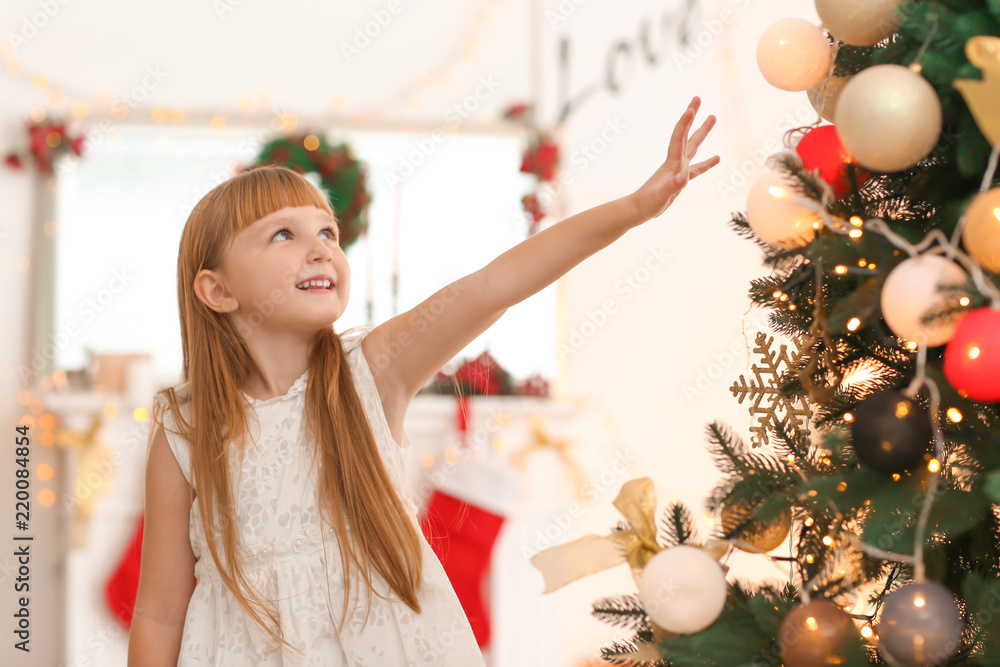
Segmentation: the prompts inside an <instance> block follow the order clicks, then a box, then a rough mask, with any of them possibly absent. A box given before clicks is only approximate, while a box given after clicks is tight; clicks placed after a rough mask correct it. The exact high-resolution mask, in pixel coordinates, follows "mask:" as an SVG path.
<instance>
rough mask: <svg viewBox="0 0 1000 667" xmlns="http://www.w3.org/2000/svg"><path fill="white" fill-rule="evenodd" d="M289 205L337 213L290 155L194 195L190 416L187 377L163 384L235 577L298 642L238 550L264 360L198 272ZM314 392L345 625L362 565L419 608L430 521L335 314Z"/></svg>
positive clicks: (157, 419) (309, 418) (321, 342)
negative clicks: (239, 472)
mask: <svg viewBox="0 0 1000 667" xmlns="http://www.w3.org/2000/svg"><path fill="white" fill-rule="evenodd" d="M286 206H315V207H317V208H320V209H323V210H325V211H326V212H327V213H329V214H330V215H331V216H333V217H334V218H335V219H336V216H335V215H334V212H333V211H332V210H331V208H330V206H329V204H328V202H327V200H326V197H325V196H324V195H323V193H322V192H320V191H319V190H318V189H317V188H316V187H314V186H313V185H312V184H311V183H310V182H309V181H307V180H306V179H305V178H303V177H302V176H301V175H299V174H298V173H296V172H294V171H292V170H291V169H288V168H285V167H279V166H259V167H253V168H250V169H248V170H247V171H245V172H243V173H241V174H239V175H237V176H235V177H233V178H232V179H230V180H228V181H226V182H224V183H221V184H220V185H218V186H217V187H215V188H214V189H213V190H211V191H210V192H209V193H208V194H206V195H205V196H204V197H203V198H202V199H201V201H199V202H198V204H197V205H196V206H195V207H194V210H193V211H192V212H191V215H190V216H189V217H188V220H187V223H186V224H185V226H184V231H183V234H182V236H181V242H180V250H179V253H178V258H177V301H178V306H179V309H180V324H181V343H182V347H183V351H184V366H183V380H184V381H188V382H190V392H189V401H190V403H189V408H190V414H189V420H190V421H185V420H184V418H183V417H182V416H181V413H180V405H179V397H178V395H177V392H176V389H177V388H176V387H169V388H167V389H164V390H162V391H161V392H159V393H158V394H157V396H159V395H161V394H162V395H164V396H165V397H166V400H167V402H169V409H170V411H171V415H172V416H173V418H174V423H175V425H176V426H177V429H178V435H179V436H180V437H182V438H184V439H185V440H186V441H187V442H188V443H190V449H191V473H190V474H191V484H192V486H193V488H192V489H191V492H192V496H191V497H192V502H193V499H194V497H195V496H197V497H198V498H200V499H201V503H200V515H201V520H202V525H203V526H204V527H205V537H206V539H207V541H208V548H209V551H210V552H211V554H212V559H213V560H214V561H215V564H216V566H217V568H218V570H219V573H220V575H221V577H222V581H223V583H224V584H225V585H226V587H227V588H228V589H229V590H230V591H232V593H233V595H234V596H235V597H236V600H237V601H238V602H239V604H240V606H241V607H243V609H244V610H246V612H247V613H248V614H249V615H250V617H251V618H252V619H253V621H254V622H256V623H258V624H259V625H261V626H262V627H263V628H264V629H265V630H266V631H267V633H268V635H270V636H271V637H272V638H273V639H275V640H278V641H279V642H280V644H281V645H287V646H291V644H289V643H288V642H287V641H285V639H284V637H283V633H282V632H281V628H280V625H279V623H278V620H277V612H276V610H274V607H273V605H271V604H263V601H262V600H261V598H260V596H259V595H258V594H257V592H256V591H255V590H252V589H253V586H252V585H251V584H250V582H249V581H248V580H247V578H246V576H245V574H244V571H243V566H242V563H240V559H239V558H236V557H234V555H235V554H237V542H238V538H237V533H236V528H235V525H234V523H235V521H234V517H235V509H234V506H233V498H232V494H231V486H230V471H229V467H228V465H227V463H228V461H229V448H230V447H231V446H232V445H233V443H234V442H239V443H240V450H239V451H240V456H242V452H243V451H244V447H245V442H246V436H247V434H248V432H249V429H248V420H247V414H248V412H249V401H248V400H247V399H246V397H245V396H244V395H243V393H242V390H243V388H244V387H245V386H246V383H247V380H248V377H249V369H250V368H251V364H252V363H253V362H252V360H251V357H250V355H249V353H248V350H247V347H246V344H245V341H244V340H243V339H242V338H241V336H240V335H239V333H238V330H237V327H236V326H235V325H234V323H233V321H232V320H231V319H230V318H229V316H228V315H227V314H223V313H218V312H216V311H214V310H212V309H211V308H209V307H208V306H206V305H205V304H204V303H203V302H202V301H201V300H200V299H199V298H197V296H196V295H195V292H194V278H195V276H196V275H197V274H198V272H199V271H201V270H202V269H217V268H218V267H219V266H220V264H221V262H222V258H223V253H224V249H225V248H226V247H227V245H228V244H229V243H230V242H231V241H232V239H233V238H234V237H235V236H236V234H237V233H239V232H240V230H242V229H244V228H246V227H247V226H248V225H250V224H251V223H253V222H254V221H256V220H259V219H260V218H262V217H264V216H266V215H268V214H270V213H272V212H274V211H277V210H279V209H281V208H284V207H286ZM305 404H306V407H305V413H306V427H307V433H309V434H310V435H311V436H312V439H313V441H314V442H315V444H316V449H317V452H318V453H319V460H320V463H319V470H318V471H317V472H318V475H317V478H318V480H319V482H318V485H319V488H318V492H319V506H320V520H321V522H323V521H324V519H323V517H324V516H325V517H326V518H325V523H327V524H328V525H329V526H331V527H332V528H333V529H334V531H335V533H336V536H337V539H338V541H339V547H340V554H341V559H342V562H343V564H344V567H345V572H344V584H345V588H346V593H345V596H344V607H343V611H344V614H343V616H342V618H341V621H340V624H339V625H338V627H337V632H338V634H339V633H340V632H341V631H342V629H343V626H344V622H345V620H346V619H347V600H348V599H349V598H350V597H351V594H350V593H351V571H352V569H353V567H357V569H358V570H359V571H360V572H361V574H362V576H363V577H364V580H365V583H366V587H367V589H368V602H369V605H368V609H369V611H370V602H371V593H372V580H371V569H372V567H374V569H375V570H376V571H377V573H378V574H379V575H380V576H381V577H382V579H383V580H384V581H385V582H386V583H387V584H388V585H389V587H390V588H391V589H392V591H393V592H395V594H396V595H397V596H398V597H399V599H400V600H401V601H402V602H404V603H406V605H407V606H408V607H410V608H411V609H412V610H413V611H414V612H416V613H417V614H419V613H420V611H421V610H420V602H419V600H418V597H417V595H418V592H419V590H420V582H421V569H422V554H423V552H422V551H421V543H420V536H419V533H418V530H419V529H418V527H417V525H416V523H415V522H414V521H413V520H412V518H411V516H410V515H409V514H408V512H407V510H406V508H405V506H404V504H403V500H402V499H401V498H400V496H399V495H398V493H397V491H396V489H395V486H394V485H393V483H392V481H391V478H390V477H389V474H388V471H387V470H386V468H385V464H384V462H383V460H382V457H381V456H380V455H379V450H378V446H377V444H376V442H375V436H374V434H373V432H372V429H371V425H370V423H369V422H368V418H367V416H366V414H365V411H364V407H363V405H362V403H361V399H360V397H359V396H358V394H357V391H356V390H355V387H354V383H353V380H352V374H351V369H350V366H349V364H348V362H347V359H346V358H345V354H344V349H343V346H342V344H341V340H340V337H339V336H338V335H337V334H336V333H335V332H334V330H333V327H332V326H329V327H325V328H323V329H321V330H319V331H318V332H317V334H316V338H315V341H314V344H313V346H312V348H311V351H310V356H309V379H308V384H307V386H306V393H305ZM156 405H157V401H154V414H153V423H154V424H157V423H158V424H162V423H163V422H162V417H163V411H164V410H165V409H166V406H164V405H163V404H162V403H160V406H161V408H160V409H159V410H157V409H155V406H156ZM335 414H336V418H334V415H335ZM154 428H155V427H154ZM152 432H153V429H151V433H152ZM216 502H217V504H218V508H219V517H220V520H221V523H222V527H221V530H222V533H221V537H222V546H223V551H224V553H225V564H224V563H223V558H222V557H221V556H220V552H219V548H218V545H217V544H216V540H215V516H214V512H213V511H212V508H213V505H214V504H215V503H216ZM349 527H350V528H349ZM348 530H350V533H348ZM376 594H377V593H376ZM379 597H382V596H381V595H379ZM383 599H385V598H383ZM258 608H259V609H263V611H264V613H265V614H266V615H267V616H268V618H269V619H270V620H271V622H272V623H274V625H275V626H278V633H275V632H274V631H273V630H271V629H270V628H269V627H268V626H267V624H266V623H265V621H264V620H263V618H262V616H261V614H260V613H259V612H258V611H257V610H258ZM367 622H368V615H367V614H366V616H365V624H367ZM292 648H293V649H295V650H296V651H298V650H299V649H298V648H296V647H292ZM299 652H300V653H301V651H299Z"/></svg>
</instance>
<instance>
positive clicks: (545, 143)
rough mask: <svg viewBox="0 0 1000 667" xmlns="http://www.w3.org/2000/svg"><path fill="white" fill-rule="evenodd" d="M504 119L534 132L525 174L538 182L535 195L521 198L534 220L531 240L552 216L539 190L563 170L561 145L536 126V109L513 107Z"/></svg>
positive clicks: (524, 164) (524, 159)
mask: <svg viewBox="0 0 1000 667" xmlns="http://www.w3.org/2000/svg"><path fill="white" fill-rule="evenodd" d="M503 117H504V118H505V119H507V120H514V121H518V122H521V123H524V124H525V125H526V126H528V127H529V128H530V130H531V132H532V135H533V136H532V139H531V142H530V144H529V146H528V150H527V151H525V153H524V155H523V156H522V158H521V171H522V172H525V173H528V174H531V175H533V176H534V177H535V178H536V179H537V180H536V182H535V187H534V191H533V192H530V193H528V194H526V195H524V196H523V197H522V198H521V206H522V207H523V208H524V211H525V213H527V214H528V215H530V216H531V225H530V227H529V229H528V236H531V235H533V234H535V232H537V231H538V223H539V222H540V221H541V220H542V219H543V218H545V216H546V215H548V211H546V210H545V208H544V207H543V206H542V203H541V201H540V200H539V196H538V193H539V190H540V186H541V184H542V183H543V182H549V181H554V180H555V178H556V168H557V167H558V166H559V144H558V143H556V142H555V141H553V140H552V138H551V135H550V134H549V133H548V132H545V131H544V130H540V129H538V127H537V126H536V125H535V123H534V106H533V105H531V104H526V103H523V102H521V103H518V104H512V105H510V106H509V107H508V108H507V110H506V111H505V112H504V114H503Z"/></svg>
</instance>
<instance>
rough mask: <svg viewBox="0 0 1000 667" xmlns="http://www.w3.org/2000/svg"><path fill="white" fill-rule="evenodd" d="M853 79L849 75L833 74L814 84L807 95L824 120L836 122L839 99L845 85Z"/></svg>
mask: <svg viewBox="0 0 1000 667" xmlns="http://www.w3.org/2000/svg"><path fill="white" fill-rule="evenodd" d="M850 80H851V77H849V76H836V75H834V76H831V77H830V78H829V79H826V80H824V81H821V82H820V83H819V84H817V85H815V86H813V87H812V88H810V89H809V90H808V91H806V95H807V96H808V97H809V104H811V105H812V108H813V109H815V110H816V113H818V114H819V115H820V116H822V117H823V120H826V121H829V122H831V123H834V124H836V123H837V121H836V120H835V118H836V112H837V100H839V99H840V93H841V92H843V90H844V86H846V85H847V82H848V81H850Z"/></svg>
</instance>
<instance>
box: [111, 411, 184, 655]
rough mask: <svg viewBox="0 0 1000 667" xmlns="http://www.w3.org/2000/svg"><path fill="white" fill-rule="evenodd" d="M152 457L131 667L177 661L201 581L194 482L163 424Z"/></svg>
mask: <svg viewBox="0 0 1000 667" xmlns="http://www.w3.org/2000/svg"><path fill="white" fill-rule="evenodd" d="M151 428H153V429H155V433H154V436H153V438H152V439H151V442H150V446H149V453H148V455H147V458H146V504H145V520H144V524H143V530H142V562H141V564H140V567H139V589H138V591H137V592H136V598H135V611H134V612H133V614H132V627H131V628H130V630H129V640H128V667H160V666H163V667H166V666H167V665H170V667H175V666H176V665H177V658H178V655H179V654H180V650H181V637H182V636H183V632H184V618H185V616H186V615H187V607H188V603H189V602H190V601H191V595H192V593H194V587H195V584H196V580H195V576H194V565H195V557H194V552H193V551H192V550H191V540H190V538H189V537H188V530H189V527H190V523H189V522H190V513H191V493H190V486H189V485H188V482H187V480H186V479H184V473H182V472H181V468H180V465H178V463H177V459H176V458H174V454H173V452H171V451H170V445H169V444H167V437H166V434H165V433H164V431H163V427H162V425H160V424H159V423H154V424H153V425H152V426H151Z"/></svg>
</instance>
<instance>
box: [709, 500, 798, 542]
mask: <svg viewBox="0 0 1000 667" xmlns="http://www.w3.org/2000/svg"><path fill="white" fill-rule="evenodd" d="M749 516H750V507H749V506H748V505H746V504H744V503H726V504H724V505H723V506H722V516H721V517H720V518H721V521H722V530H723V531H725V533H726V534H727V535H729V534H730V533H731V532H732V531H733V530H734V529H735V528H736V527H737V526H739V525H740V524H742V523H743V522H744V521H746V519H747V517H749ZM791 527H792V511H791V510H790V509H786V510H785V511H784V512H782V513H781V514H779V515H778V516H777V518H775V520H774V521H772V522H771V523H769V524H766V525H765V524H762V523H761V522H759V521H751V522H750V523H748V524H747V525H746V528H744V529H743V532H742V533H739V534H737V535H735V536H734V537H735V539H738V540H742V541H743V542H746V543H747V544H751V545H753V546H755V547H757V548H758V549H761V550H763V551H771V550H772V549H777V548H778V547H780V546H781V544H782V543H783V542H784V541H785V538H786V537H788V531H789V530H790V529H791ZM739 548H740V549H743V551H749V552H751V553H756V552H753V551H751V550H750V549H744V548H743V547H739Z"/></svg>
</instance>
